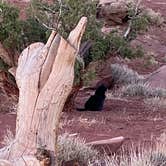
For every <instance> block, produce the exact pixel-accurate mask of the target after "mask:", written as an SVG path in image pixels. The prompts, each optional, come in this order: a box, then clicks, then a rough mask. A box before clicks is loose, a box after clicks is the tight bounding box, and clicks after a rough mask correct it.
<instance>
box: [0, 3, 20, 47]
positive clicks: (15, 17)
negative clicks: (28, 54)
mask: <svg viewBox="0 0 166 166" xmlns="http://www.w3.org/2000/svg"><path fill="white" fill-rule="evenodd" d="M0 41H1V42H2V44H3V45H4V46H5V47H6V48H11V49H12V50H16V49H19V47H20V43H21V23H20V21H19V10H18V9H17V8H16V7H13V6H11V5H8V4H7V3H0Z"/></svg>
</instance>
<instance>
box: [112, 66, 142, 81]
mask: <svg viewBox="0 0 166 166" xmlns="http://www.w3.org/2000/svg"><path fill="white" fill-rule="evenodd" d="M111 72H112V77H113V79H114V80H115V83H119V84H131V83H132V84H133V83H137V82H141V81H142V80H143V76H141V75H139V74H138V73H137V72H135V71H133V70H132V69H129V68H128V67H127V66H125V65H119V64H112V65H111Z"/></svg>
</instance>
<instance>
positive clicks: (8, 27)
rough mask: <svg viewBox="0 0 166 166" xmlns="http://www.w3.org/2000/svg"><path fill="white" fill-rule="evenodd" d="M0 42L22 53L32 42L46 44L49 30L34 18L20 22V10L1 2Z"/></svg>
mask: <svg viewBox="0 0 166 166" xmlns="http://www.w3.org/2000/svg"><path fill="white" fill-rule="evenodd" d="M0 23H1V24H0V41H1V42H2V44H3V45H4V46H5V47H6V48H8V49H9V50H11V51H12V52H15V51H16V50H17V51H19V52H21V51H22V50H23V49H24V48H25V47H26V46H27V45H28V44H31V43H32V42H37V41H40V42H46V39H47V38H46V32H47V29H46V28H44V27H42V26H41V25H40V24H39V23H38V22H37V21H36V19H34V18H29V19H27V20H25V21H21V20H19V10H18V9H17V8H16V7H14V6H11V5H9V4H7V3H2V2H0Z"/></svg>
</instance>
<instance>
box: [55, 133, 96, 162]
mask: <svg viewBox="0 0 166 166" xmlns="http://www.w3.org/2000/svg"><path fill="white" fill-rule="evenodd" d="M97 155H98V152H97V151H96V150H94V149H92V147H91V146H87V145H86V144H85V140H84V139H81V138H79V137H71V136H69V135H68V134H63V135H61V136H59V137H58V153H57V159H58V162H59V163H62V162H64V161H65V162H66V161H71V160H76V161H78V162H79V163H82V164H87V163H88V162H89V161H90V160H93V159H95V158H96V157H97Z"/></svg>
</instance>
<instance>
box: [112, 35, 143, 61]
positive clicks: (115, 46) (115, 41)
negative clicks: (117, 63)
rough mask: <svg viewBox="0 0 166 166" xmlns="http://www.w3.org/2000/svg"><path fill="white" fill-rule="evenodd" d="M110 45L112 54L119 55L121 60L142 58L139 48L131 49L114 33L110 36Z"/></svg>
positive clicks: (126, 42) (125, 41) (141, 51)
mask: <svg viewBox="0 0 166 166" xmlns="http://www.w3.org/2000/svg"><path fill="white" fill-rule="evenodd" d="M110 44H111V48H110V49H111V51H112V52H114V53H119V54H120V55H121V56H122V57H123V58H129V59H131V58H136V57H142V56H143V55H144V52H143V50H142V48H141V46H137V47H136V48H132V47H131V46H130V44H129V43H128V41H127V40H125V39H124V38H123V37H121V36H119V35H117V34H114V33H112V34H111V35H110Z"/></svg>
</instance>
